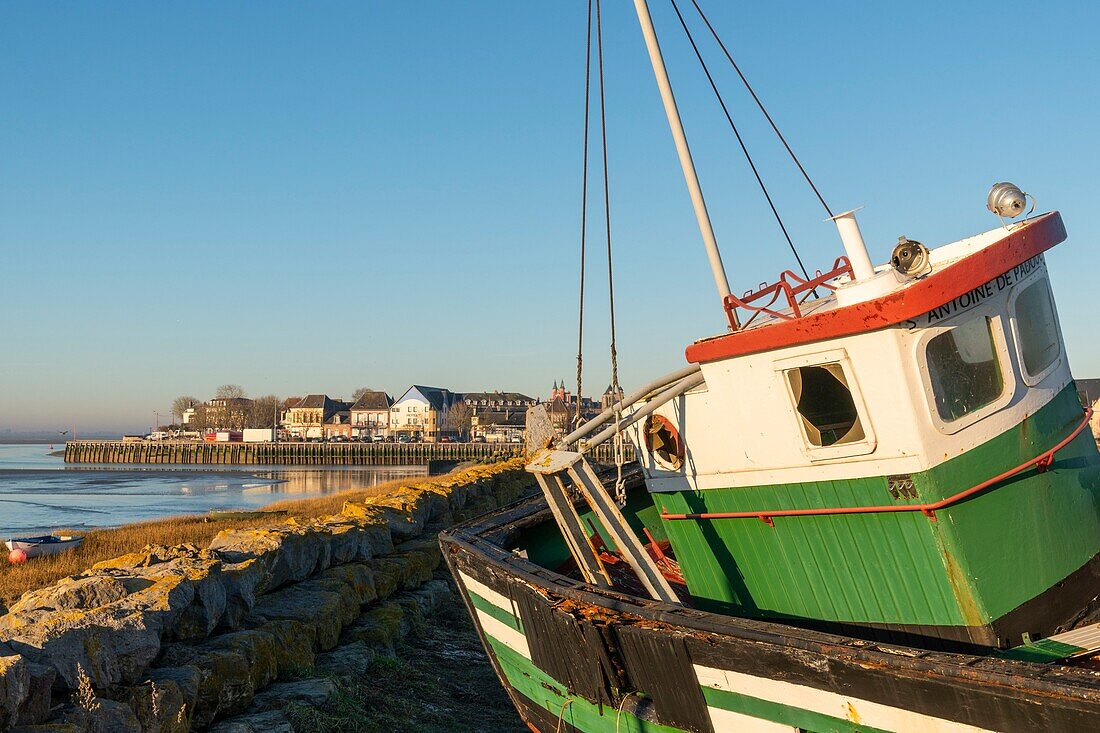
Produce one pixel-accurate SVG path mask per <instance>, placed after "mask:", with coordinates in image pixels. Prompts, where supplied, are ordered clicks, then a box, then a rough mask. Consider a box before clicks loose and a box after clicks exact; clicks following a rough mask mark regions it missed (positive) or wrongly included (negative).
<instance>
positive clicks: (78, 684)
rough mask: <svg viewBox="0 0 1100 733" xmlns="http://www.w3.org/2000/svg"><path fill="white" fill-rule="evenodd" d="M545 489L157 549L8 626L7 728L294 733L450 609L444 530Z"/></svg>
mask: <svg viewBox="0 0 1100 733" xmlns="http://www.w3.org/2000/svg"><path fill="white" fill-rule="evenodd" d="M532 490H534V486H533V483H532V481H531V480H530V479H529V477H528V475H527V474H525V473H524V472H523V471H522V466H521V463H520V462H519V461H510V462H508V463H501V464H495V465H492V466H478V467H475V468H471V469H469V470H466V471H464V472H461V473H458V474H451V475H448V476H446V477H441V478H440V479H436V480H430V481H425V482H422V483H418V484H415V485H411V486H408V487H403V488H401V489H398V490H397V491H394V492H391V493H388V494H386V495H384V496H379V497H371V498H368V499H366V500H365V501H363V502H355V503H353V502H348V503H346V504H345V505H344V508H343V511H342V512H341V513H340V514H338V515H333V516H329V517H323V518H321V519H318V520H313V521H309V522H300V521H296V520H293V519H291V520H288V521H287V522H285V523H283V524H279V525H273V526H267V527H262V528H256V529H247V530H232V531H225V532H222V533H221V534H219V535H218V536H217V537H216V538H215V539H214V540H213V541H212V542H211V543H210V546H209V547H207V548H198V547H195V546H193V545H181V546H175V547H164V546H149V547H146V548H144V549H143V550H142V551H141V552H138V553H134V554H131V555H125V556H123V557H119V558H115V559H113V560H108V561H105V562H101V563H98V564H96V565H95V566H94V567H93V568H92V569H91V570H88V571H87V572H85V573H82V574H81V575H78V576H73V577H69V578H66V579H64V580H61V581H59V582H58V583H55V584H54V585H52V586H49V587H47V588H42V589H39V590H35V591H31V592H28V593H26V594H24V595H23V597H22V598H20V599H19V601H18V602H17V603H15V604H14V605H13V606H12V607H11V609H10V611H9V612H8V613H7V614H6V615H4V616H0V731H5V730H9V729H10V730H12V731H13V732H14V731H26V733H31V732H32V731H33V732H37V733H76V732H77V731H95V732H97V733H105V732H107V731H110V732H112V733H114V732H115V731H118V732H119V733H154V732H155V733H162V732H169V731H170V732H172V733H184V732H185V731H190V730H195V731H204V730H210V731H218V732H219V733H230V732H232V733H247V732H248V731H261V730H262V731H264V733H282V732H283V731H291V727H290V725H289V723H288V721H287V718H286V716H285V714H284V712H283V708H284V707H285V706H286V705H287V704H289V703H292V702H306V703H316V704H319V703H320V702H323V701H324V699H325V698H326V697H327V696H328V695H330V694H331V692H332V689H333V683H332V682H331V680H330V679H329V678H330V677H332V676H335V675H354V674H359V673H361V672H362V671H363V670H365V669H366V667H367V666H368V665H369V664H370V663H371V661H372V660H373V658H374V656H375V655H376V654H378V653H379V652H384V651H386V650H389V649H392V647H393V644H394V642H395V641H396V640H398V639H400V637H401V636H403V635H404V634H405V633H407V632H408V630H409V629H410V627H411V626H413V625H414V624H416V623H417V622H418V621H420V620H421V619H423V618H424V617H425V616H426V615H428V614H430V613H431V612H433V611H434V610H435V609H437V608H438V607H439V606H440V605H441V604H443V603H447V602H451V601H452V592H453V591H452V587H451V585H450V581H449V578H448V576H447V575H446V572H445V571H444V570H443V569H442V568H441V561H442V558H441V554H440V550H439V545H438V543H437V542H436V537H435V535H436V532H437V531H438V529H440V528H442V527H445V526H447V525H449V524H452V523H454V522H456V521H461V520H463V519H465V518H467V517H472V516H476V515H477V514H481V513H483V512H486V511H489V510H491V509H493V508H495V507H497V506H499V505H501V504H504V503H508V502H511V501H514V500H515V499H516V498H518V497H519V496H521V495H523V494H525V493H527V492H529V491H532Z"/></svg>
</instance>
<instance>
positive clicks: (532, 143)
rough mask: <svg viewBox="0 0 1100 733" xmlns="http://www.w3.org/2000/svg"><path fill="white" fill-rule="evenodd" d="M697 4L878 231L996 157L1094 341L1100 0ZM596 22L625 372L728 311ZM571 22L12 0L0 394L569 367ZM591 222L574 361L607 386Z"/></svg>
mask: <svg viewBox="0 0 1100 733" xmlns="http://www.w3.org/2000/svg"><path fill="white" fill-rule="evenodd" d="M651 4H652V9H653V15H654V18H655V21H656V23H657V28H658V32H659V34H660V36H661V39H662V43H663V45H664V48H665V53H666V56H667V59H668V62H669V70H670V74H671V76H672V80H673V84H674V85H675V88H676V91H677V95H678V97H679V99H680V101H681V105H682V110H683V113H684V117H685V123H686V126H687V131H688V135H689V137H690V139H691V143H692V146H693V148H694V151H695V155H696V159H697V162H698V164H699V169H700V175H701V179H702V183H703V187H704V191H705V193H706V195H707V198H708V202H709V204H710V209H711V212H712V216H713V219H714V223H715V228H716V231H717V234H718V238H719V242H720V244H721V246H722V247H723V252H724V255H725V259H726V263H727V269H728V270H729V273H730V279H731V283H732V284H733V287H734V289H735V290H744V289H746V288H749V287H751V286H752V285H753V284H755V283H758V282H760V281H762V280H764V279H766V278H770V277H772V276H774V274H775V273H777V272H778V271H779V270H781V269H784V268H786V267H789V266H790V265H791V264H792V262H791V258H790V255H789V253H788V252H787V250H786V245H785V243H784V242H783V241H782V240H781V238H780V236H779V232H778V230H777V228H776V227H775V224H774V222H772V221H771V219H770V213H769V212H768V211H767V209H766V208H765V207H764V205H763V201H762V200H761V197H760V194H759V192H758V191H757V190H756V188H755V184H754V182H753V180H752V178H751V174H750V172H749V171H748V169H747V167H746V166H745V165H744V164H743V162H742V160H741V159H740V153H739V151H738V150H737V149H736V147H735V143H734V140H733V138H732V136H731V135H730V133H729V131H728V128H726V126H725V125H726V123H725V121H724V119H723V118H722V117H721V115H720V112H719V111H718V109H717V108H716V105H715V103H714V100H713V98H712V97H711V96H710V93H709V89H708V88H707V87H705V86H704V85H705V80H704V79H703V77H702V75H701V73H700V72H699V70H698V68H697V66H696V64H695V61H694V59H693V57H691V56H690V49H689V48H687V47H686V45H685V42H684V40H683V38H682V33H681V32H680V31H679V28H678V26H677V25H676V21H675V18H674V16H672V14H671V11H670V8H669V5H668V3H667V0H652V3H651ZM683 4H684V5H686V4H687V3H683ZM702 5H703V7H704V9H706V10H708V12H709V13H710V14H711V16H712V19H713V20H714V22H715V24H716V25H717V27H718V28H719V30H720V31H721V32H722V33H723V35H724V38H725V40H726V41H727V43H728V45H729V46H730V47H731V48H732V50H733V52H734V54H735V58H737V60H738V61H739V63H740V64H741V65H742V68H743V69H744V71H745V72H746V74H747V75H748V76H749V78H750V80H751V81H753V83H754V84H755V86H756V87H757V90H758V92H759V93H760V94H761V96H762V97H763V98H764V100H765V102H766V103H767V104H768V105H769V108H770V110H771V112H772V114H773V116H774V117H775V118H776V120H777V121H778V123H779V124H780V126H781V128H782V129H783V130H784V132H785V133H786V134H787V136H788V138H789V140H790V141H791V143H792V145H793V146H794V147H795V149H796V151H797V152H799V153H800V155H801V156H802V158H803V161H804V163H805V164H806V166H807V167H808V168H809V170H810V171H811V174H812V175H814V177H815V178H816V180H817V182H818V184H819V186H820V188H821V189H822V191H823V193H824V194H825V196H826V198H827V200H828V201H829V202H830V204H831V205H832V206H833V208H834V209H835V210H842V209H846V208H852V207H855V206H858V205H865V206H866V207H867V208H866V209H865V211H864V212H863V213H862V215H861V223H862V227H863V231H864V235H865V237H866V239H867V241H868V243H869V246H870V249H871V253H872V257H873V259H875V260H876V261H882V260H884V259H885V258H886V257H887V255H888V254H889V251H890V248H891V246H892V245H893V243H894V242H896V241H897V237H898V235H900V234H905V235H908V236H909V237H910V238H913V239H919V240H921V241H923V242H925V243H927V244H930V245H937V244H942V243H944V242H947V241H951V240H954V239H957V238H960V237H962V236H966V235H969V234H973V233H976V232H978V231H982V230H985V229H988V228H991V227H992V226H994V225H995V224H996V220H995V219H994V218H993V217H992V216H991V215H990V214H988V213H987V212H986V211H985V210H984V197H985V193H986V191H987V190H988V187H989V185H990V184H991V183H993V182H994V181H998V180H1011V181H1014V182H1016V183H1018V184H1019V185H1020V186H1021V187H1023V188H1025V189H1026V190H1029V191H1031V192H1033V193H1035V194H1036V195H1037V197H1038V200H1039V205H1040V207H1041V208H1042V209H1052V208H1057V209H1060V210H1061V211H1062V213H1063V216H1064V218H1065V221H1066V226H1067V229H1068V231H1069V233H1070V239H1069V241H1068V242H1067V243H1066V244H1064V245H1062V246H1061V247H1059V248H1058V249H1056V250H1055V251H1054V252H1053V253H1052V254H1051V255H1050V256H1049V263H1050V267H1051V271H1052V277H1053V281H1054V286H1055V289H1056V295H1057V297H1058V301H1059V311H1060V314H1061V317H1062V322H1063V327H1064V330H1065V336H1066V341H1067V344H1068V348H1069V352H1070V358H1071V363H1072V365H1073V368H1074V371H1075V373H1076V374H1077V375H1078V376H1085V377H1090V376H1098V375H1100V347H1098V345H1097V339H1096V336H1095V327H1094V325H1093V324H1094V321H1095V316H1094V310H1095V309H1094V307H1093V302H1094V301H1095V293H1094V292H1093V291H1094V285H1093V283H1094V281H1095V278H1096V265H1097V256H1096V251H1097V250H1096V246H1097V243H1098V241H1100V223H1098V221H1097V215H1096V214H1097V211H1098V208H1100V207H1098V205H1097V200H1098V198H1100V185H1098V184H1097V180H1098V177H1097V171H1098V170H1100V146H1098V145H1097V142H1096V139H1095V136H1096V133H1097V130H1098V124H1097V115H1098V113H1100V103H1098V101H1097V100H1098V97H1097V95H1096V93H1095V89H1096V79H1097V78H1098V76H1100V75H1098V72H1100V59H1098V54H1100V51H1098V50H1097V48H1098V47H1097V45H1096V41H1095V29H1096V28H1097V27H1100V18H1098V15H1100V6H1098V5H1097V4H1095V3H1083V2H1082V3H1070V2H1065V3H1044V4H1042V5H1036V4H1034V3H1025V2H1007V1H1006V0H998V1H997V2H968V3H947V2H924V3H903V2H851V3H818V2H793V1H791V2H781V1H778V2H770V3H727V2H718V1H717V0H702ZM604 20H605V30H606V59H607V79H608V90H607V95H608V100H607V101H608V133H609V138H610V144H609V158H610V171H611V188H612V217H613V225H612V228H613V233H614V243H615V256H616V282H617V286H618V288H617V289H618V292H617V299H618V300H617V305H618V308H617V310H618V316H619V341H620V344H619V356H620V363H621V377H622V381H623V382H624V383H625V384H626V385H627V387H629V386H630V385H631V384H637V383H639V382H641V381H643V380H644V379H646V378H647V377H649V376H653V375H655V374H657V373H663V372H665V371H668V370H671V369H673V368H676V367H677V366H679V365H681V364H682V363H683V348H684V346H685V345H686V344H687V343H689V342H690V341H692V340H694V339H696V338H699V337H702V336H706V335H710V334H713V333H716V332H718V331H719V330H721V328H722V316H721V311H720V309H719V308H718V304H717V302H716V298H715V296H714V293H713V286H712V283H711V279H710V274H709V271H708V269H707V264H706V259H705V256H704V253H703V249H702V246H701V244H700V241H699V236H698V232H697V230H696V228H695V222H694V218H693V215H692V211H691V207H690V204H689V200H688V198H687V194H686V192H685V190H684V186H683V180H682V177H681V175H680V172H679V167H678V164H677V161H676V157H675V152H674V149H673V147H672V144H671V141H670V137H669V133H668V127H667V124H666V122H665V120H664V117H663V113H662V110H661V107H660V103H659V99H658V96H657V91H656V86H655V84H654V82H653V79H652V74H651V71H650V69H649V66H648V61H647V59H646V56H645V51H644V46H643V43H642V40H641V36H640V33H639V31H638V27H637V21H636V18H635V17H634V14H633V6H632V3H629V2H627V1H626V0H609V1H608V2H607V3H606V7H605V12H604ZM703 40H705V39H703ZM583 43H584V3H583V2H582V0H569V1H567V2H566V1H559V2H554V3H534V2H462V3H457V2H401V3H397V2H389V3H380V2H370V3H362V2H360V3H323V4H303V3H264V4H256V3H225V2H217V3H213V2H211V3H198V2H196V3H186V4H169V3H145V4H137V3H82V4H62V3H37V2H24V3H10V2H8V3H3V4H0V68H2V70H3V73H0V309H2V311H0V312H2V315H3V318H2V319H0V428H13V429H35V428H41V429H50V428H54V427H55V426H57V427H65V426H69V425H72V424H74V423H75V424H76V425H77V426H78V428H80V429H83V430H89V429H117V430H129V429H138V428H141V427H143V426H148V425H149V424H150V423H151V421H152V412H153V410H155V409H160V410H162V411H163V410H166V409H167V408H168V406H169V404H170V402H171V400H172V398H173V397H174V396H176V395H178V394H184V393H185V394H194V395H196V396H199V397H206V396H209V395H210V394H211V393H212V391H213V390H214V389H215V387H217V385H219V384H222V383H226V382H234V383H239V384H241V385H243V386H244V387H245V388H246V389H247V390H248V391H249V392H250V393H253V394H264V393H271V392H274V393H276V394H279V395H283V396H286V395H292V394H302V393H307V392H327V393H329V394H330V395H333V396H347V395H349V394H350V393H351V391H352V390H353V389H355V388H356V387H359V386H364V385H369V386H373V387H376V388H381V389H386V390H388V391H390V392H400V391H402V390H403V389H404V388H405V387H406V386H407V385H408V384H410V383H414V382H415V383H421V384H436V385H439V386H445V387H450V388H452V389H455V390H480V389H492V388H501V389H513V390H521V391H525V392H528V393H530V394H533V395H545V394H546V393H547V392H548V391H549V386H550V384H551V382H552V381H553V380H554V379H556V378H561V377H565V378H568V379H570V380H571V379H572V376H571V375H572V374H573V370H574V352H575V348H576V345H575V338H576V336H575V333H576V313H575V309H576V305H575V303H576V290H577V285H576V278H577V249H578V230H579V214H580V211H579V206H580V140H581V138H580V135H581V127H580V123H581V104H582V100H583V96H582V95H583V86H582V85H583ZM704 49H705V52H707V53H708V58H709V59H711V60H712V65H713V68H714V69H715V70H716V71H718V72H719V84H720V85H721V86H722V88H723V89H724V90H725V91H726V93H727V98H728V99H729V100H730V102H731V105H732V108H733V111H734V114H735V116H736V118H737V119H738V121H739V122H740V123H741V125H742V128H743V132H744V134H745V136H746V138H747V140H748V143H749V145H750V148H751V149H752V150H753V151H754V152H755V154H756V156H757V159H758V162H759V164H760V166H761V168H762V170H763V172H764V175H765V178H766V180H767V181H768V183H769V184H770V185H771V187H772V190H773V193H774V195H775V197H776V199H777V202H778V204H779V206H780V210H781V212H782V213H783V214H784V215H785V218H786V221H787V223H788V226H789V228H790V229H791V232H792V235H793V236H794V238H795V242H796V244H797V245H798V246H799V248H800V250H801V252H802V253H803V258H804V259H805V260H806V261H807V263H808V264H811V266H812V267H818V266H824V265H825V264H827V263H829V262H831V261H832V258H833V257H835V256H836V255H837V254H839V253H840V251H841V249H840V244H839V241H838V239H837V237H836V234H835V231H834V230H833V229H832V228H831V225H829V224H827V223H824V222H823V221H822V212H821V209H820V207H819V205H818V204H817V202H816V201H815V200H814V199H813V197H812V195H811V194H810V192H809V191H808V189H807V188H806V187H805V185H804V184H803V183H801V182H800V180H799V179H798V177H797V174H796V172H795V171H794V170H793V169H792V167H791V165H790V164H789V162H788V161H786V160H785V159H784V158H783V155H782V150H781V149H780V148H779V147H778V145H777V143H776V142H775V140H774V139H773V138H772V137H771V136H770V135H769V134H768V131H767V129H766V128H765V127H764V125H763V123H762V121H761V120H760V119H759V116H758V115H757V114H754V112H753V109H752V108H751V107H750V106H749V105H748V103H747V99H746V97H745V95H744V93H743V92H741V91H740V90H739V89H738V88H737V86H736V85H735V81H736V79H735V78H732V75H731V73H730V71H729V69H728V68H727V67H724V66H723V65H722V64H721V60H720V59H719V58H718V56H717V55H716V54H715V53H713V51H714V49H713V47H711V46H710V45H709V44H704ZM594 203H595V204H596V208H595V209H594V210H593V214H594V215H593V217H592V218H593V219H594V220H596V221H598V220H599V219H600V213H601V212H600V207H599V201H598V199H597V200H595V201H594ZM590 241H591V242H593V248H592V251H593V252H594V253H595V254H594V255H593V258H592V260H591V261H590V262H591V267H592V270H591V272H593V273H596V274H595V275H593V277H592V279H591V280H590V282H593V281H594V282H595V283H597V284H596V285H593V286H592V288H591V290H590V292H589V302H588V314H589V317H590V320H589V325H588V327H587V329H586V332H587V334H588V338H587V340H586V364H587V368H586V372H585V378H586V381H587V384H588V385H590V386H592V387H595V388H596V391H602V389H603V387H604V386H606V384H607V381H608V357H607V345H608V335H607V334H608V328H607V320H606V305H605V304H606V287H601V286H600V284H599V283H600V275H599V273H600V272H601V268H602V267H603V263H602V261H601V259H600V254H599V252H600V250H599V249H598V247H599V246H600V243H601V239H600V235H599V232H598V231H595V232H594V233H593V235H592V238H591V240H590ZM586 391H587V390H586Z"/></svg>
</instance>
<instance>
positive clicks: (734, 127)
mask: <svg viewBox="0 0 1100 733" xmlns="http://www.w3.org/2000/svg"><path fill="white" fill-rule="evenodd" d="M692 1H693V2H694V0H692ZM669 2H671V3H672V9H673V10H675V11H676V17H677V18H679V19H680V25H681V26H682V27H683V29H684V33H685V34H686V35H687V39H688V41H689V42H690V43H691V48H692V50H694V51H695V58H697V59H699V65H700V66H702V67H703V73H704V74H706V76H707V81H708V82H710V88H711V89H712V90H714V96H715V98H717V99H718V104H719V106H721V107H722V112H723V114H725V115H726V121H727V122H729V125H730V129H731V130H733V134H734V137H736V138H737V144H738V145H740V146H741V152H742V153H744V154H745V160H746V161H748V164H749V168H751V169H752V173H753V175H754V176H756V182H757V183H758V184H759V185H760V190H761V192H763V194H764V198H765V199H767V201H768V206H770V207H771V210H772V214H773V215H774V216H775V221H776V223H777V224H779V228H780V230H782V232H783V237H784V238H785V239H786V240H787V245H788V246H789V247H790V248H791V254H793V255H794V258H795V260H796V261H797V262H798V266H799V268H800V269H801V270H802V274H803V275H805V276H806V279H807V280H809V279H810V273H809V272H807V270H806V266H805V265H804V264H802V258H801V257H800V256H799V255H798V249H796V248H795V246H794V242H793V241H792V240H791V235H790V233H788V232H787V227H786V225H784V224H783V218H782V217H780V216H779V211H778V210H777V209H776V208H775V203H774V202H773V201H772V197H771V194H769V193H768V187H767V186H765V185H764V179H763V178H761V177H760V171H759V170H757V168H756V163H754V162H753V159H752V156H751V155H749V149H748V147H746V146H745V141H744V140H743V139H742V138H741V132H740V131H739V130H738V129H737V125H736V124H735V123H734V121H733V117H732V115H730V111H729V108H728V107H726V102H725V100H724V99H722V93H721V92H719V91H718V85H717V84H715V83H714V77H713V76H711V73H710V69H709V68H707V62H706V61H704V60H703V54H701V53H700V52H699V46H697V45H696V43H695V38H694V37H693V36H692V35H691V30H690V29H689V28H688V25H687V22H686V21H685V20H684V16H683V14H682V13H680V6H679V5H677V4H676V0H669ZM696 7H698V6H696ZM765 114H766V113H765ZM789 149H790V148H788V150H789ZM810 185H813V184H810ZM814 190H815V191H816V190H817V189H814ZM819 197H820V195H819ZM822 203H824V201H822ZM826 208H828V207H826Z"/></svg>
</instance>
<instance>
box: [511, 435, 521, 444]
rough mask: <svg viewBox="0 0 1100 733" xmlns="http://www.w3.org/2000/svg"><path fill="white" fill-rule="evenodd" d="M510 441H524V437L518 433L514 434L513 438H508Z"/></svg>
mask: <svg viewBox="0 0 1100 733" xmlns="http://www.w3.org/2000/svg"><path fill="white" fill-rule="evenodd" d="M508 442H509V443H522V442H523V438H521V437H519V436H518V435H513V436H512V437H511V438H508Z"/></svg>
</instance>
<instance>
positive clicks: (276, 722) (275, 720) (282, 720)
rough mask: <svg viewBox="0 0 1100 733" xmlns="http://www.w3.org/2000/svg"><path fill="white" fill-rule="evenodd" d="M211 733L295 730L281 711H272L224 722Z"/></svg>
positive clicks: (284, 732) (277, 732)
mask: <svg viewBox="0 0 1100 733" xmlns="http://www.w3.org/2000/svg"><path fill="white" fill-rule="evenodd" d="M209 733H294V728H293V726H291V725H290V721H289V720H287V719H286V716H285V715H284V714H283V712H282V711H281V710H271V711H269V712H266V713H257V714H255V715H239V716H237V717H235V718H230V719H229V720H223V721H222V722H220V723H218V724H217V725H215V726H214V727H213V728H211V729H210V732H209Z"/></svg>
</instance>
